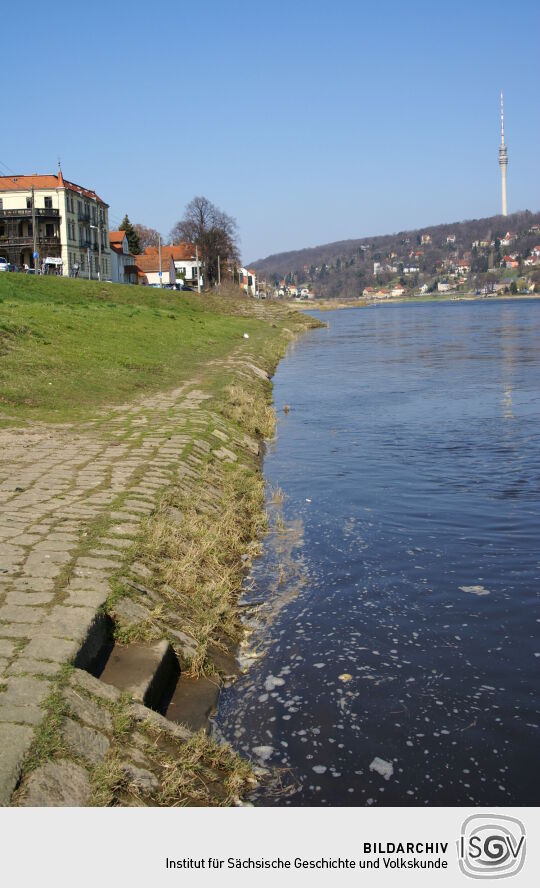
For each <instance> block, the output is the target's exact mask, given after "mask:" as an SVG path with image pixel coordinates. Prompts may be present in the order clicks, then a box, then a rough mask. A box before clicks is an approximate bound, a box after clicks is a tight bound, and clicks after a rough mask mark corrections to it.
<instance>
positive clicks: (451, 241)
mask: <svg viewBox="0 0 540 888" xmlns="http://www.w3.org/2000/svg"><path fill="white" fill-rule="evenodd" d="M455 242H456V236H455V234H447V235H446V243H447V244H455Z"/></svg>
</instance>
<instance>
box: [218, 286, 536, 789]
mask: <svg viewBox="0 0 540 888" xmlns="http://www.w3.org/2000/svg"><path fill="white" fill-rule="evenodd" d="M320 317H321V319H322V320H323V321H324V322H325V323H326V324H327V325H328V327H327V328H326V329H317V330H314V331H311V332H310V333H308V334H307V335H305V336H304V337H303V338H302V339H301V340H299V341H297V342H296V343H294V344H293V346H292V347H291V348H290V350H289V352H288V354H287V356H286V357H285V359H284V360H283V361H282V362H281V364H280V366H279V368H278V371H277V373H276V376H275V380H274V384H275V388H274V400H275V404H276V408H277V410H278V413H279V422H278V428H277V435H276V438H275V440H274V441H273V442H272V443H271V444H270V446H269V448H268V452H267V454H266V457H265V461H264V473H265V478H266V480H267V481H268V485H269V504H268V508H269V515H270V530H269V532H268V534H267V536H266V538H265V543H264V553H263V556H262V557H261V558H260V559H258V560H257V561H256V562H255V563H254V565H253V568H252V570H251V573H250V576H249V577H248V578H247V580H246V585H245V593H244V603H245V604H247V605H253V607H252V609H250V608H249V607H248V608H247V609H246V614H247V623H248V625H249V626H250V629H251V635H250V637H249V639H248V647H247V648H246V649H245V651H244V662H245V663H251V665H250V668H249V669H247V670H246V672H245V674H243V675H242V677H241V678H240V679H239V680H238V681H237V682H236V683H235V684H234V685H232V686H231V687H229V688H227V689H225V690H224V691H223V692H222V695H221V699H220V705H219V710H218V714H217V717H216V719H215V721H214V724H215V729H216V730H217V731H219V732H220V733H221V734H222V735H223V736H224V737H225V738H226V739H227V740H228V741H229V742H230V743H231V744H232V745H233V746H234V747H235V748H236V749H237V750H238V751H240V752H241V753H243V754H246V755H248V756H249V757H250V758H252V759H253V761H254V762H255V763H257V764H259V765H261V766H265V767H269V768H272V769H274V768H275V769H278V771H277V773H278V775H279V783H280V785H281V788H279V787H278V788H276V781H275V780H272V781H269V782H263V784H262V785H261V787H260V788H259V789H258V790H257V792H256V793H255V794H254V799H253V800H254V803H255V804H259V805H260V804H264V805H424V804H429V805H471V804H474V805H534V804H538V801H539V796H540V792H539V782H540V778H539V772H538V766H537V755H538V747H539V724H540V722H539V713H538V706H539V704H538V674H539V667H540V653H539V652H540V641H539V638H538V629H539V623H540V613H539V610H538V590H539V587H540V586H539V579H540V563H539V548H540V547H539V540H540V447H539V445H540V410H539V406H540V398H539V390H540V301H537V300H527V301H525V300H522V301H520V300H512V301H511V300H499V301H491V300H483V301H477V302H446V303H442V304H441V303H438V304H436V303H416V304H409V305H406V304H394V305H377V306H374V307H372V308H366V309H358V310H349V311H335V312H325V313H323V314H321V315H320ZM285 404H287V405H290V411H289V412H287V411H285V412H284V411H283V410H282V408H283V405H285ZM281 492H282V493H283V496H282V493H281Z"/></svg>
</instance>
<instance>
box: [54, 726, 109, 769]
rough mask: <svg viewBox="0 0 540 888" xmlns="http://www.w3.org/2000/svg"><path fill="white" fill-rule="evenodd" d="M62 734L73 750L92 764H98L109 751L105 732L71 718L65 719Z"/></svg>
mask: <svg viewBox="0 0 540 888" xmlns="http://www.w3.org/2000/svg"><path fill="white" fill-rule="evenodd" d="M62 736H63V738H64V740H65V741H66V743H67V745H68V746H69V748H70V749H71V751H72V752H74V753H75V755H78V756H80V757H81V758H83V759H84V760H85V761H87V762H89V763H90V764H91V765H97V764H98V762H100V761H102V759H104V758H105V756H106V755H107V753H108V751H109V747H110V743H109V741H108V739H107V737H106V736H105V735H104V734H101V733H100V732H99V731H94V729H93V728H86V727H85V726H84V725H80V724H79V723H78V722H76V721H73V719H71V718H67V719H66V720H65V721H64V724H63V725H62Z"/></svg>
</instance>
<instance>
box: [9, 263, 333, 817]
mask: <svg viewBox="0 0 540 888" xmlns="http://www.w3.org/2000/svg"><path fill="white" fill-rule="evenodd" d="M5 277H6V278H7V280H6V281H5V283H4V285H2V283H3V282H0V288H1V289H0V298H2V299H3V302H2V303H1V304H0V318H1V320H0V323H1V324H2V327H1V331H2V346H3V348H2V351H3V354H2V356H1V358H0V361H1V364H0V366H1V372H2V377H1V382H2V401H1V405H2V417H1V421H2V425H3V431H2V433H1V437H2V449H3V452H4V453H6V454H7V457H6V459H5V460H4V462H3V464H2V469H1V471H2V483H1V485H0V495H1V501H2V518H1V520H0V531H1V540H2V542H1V546H2V551H3V556H4V559H3V560H4V563H5V569H4V572H3V573H2V575H1V577H0V582H1V585H0V589H1V592H0V596H1V597H0V669H1V672H0V682H1V690H0V740H1V745H0V748H1V750H2V751H1V753H0V796H1V801H2V803H3V804H9V803H10V800H11V803H12V804H23V805H24V804H28V805H51V804H55V805H56V804H71V805H74V804H75V805H80V804H98V805H104V804H137V805H138V804H143V805H144V804H150V805H176V804H182V805H185V804H231V803H233V802H234V801H235V799H237V798H238V797H239V796H240V795H241V794H242V792H243V791H244V790H245V789H247V788H248V787H249V786H251V785H252V781H253V774H252V772H251V769H250V767H249V766H248V765H246V763H245V762H243V761H242V760H240V759H239V758H238V757H237V756H235V755H234V754H233V753H232V752H231V751H230V750H229V748H228V747H218V746H217V745H216V744H215V743H214V742H213V741H211V740H209V739H208V738H207V736H206V733H205V731H204V728H203V729H202V730H198V728H199V726H200V725H201V724H203V723H204V721H205V719H206V716H207V714H208V711H209V710H210V709H211V707H212V706H213V705H214V702H215V699H216V696H217V693H218V689H219V686H220V684H221V682H222V681H223V680H224V679H226V678H228V677H230V676H231V675H232V674H233V673H234V651H235V647H236V645H237V643H238V641H239V639H240V637H241V632H242V628H241V623H240V619H239V613H238V607H237V596H238V593H239V591H240V588H241V584H242V578H243V575H244V570H245V567H246V566H247V565H248V564H249V562H250V559H251V558H252V557H253V555H254V554H256V552H257V551H258V546H259V542H260V536H261V532H262V529H263V526H264V513H263V508H264V497H263V482H262V476H261V465H260V450H261V445H262V441H263V439H264V438H265V437H268V436H269V435H271V433H272V430H273V422H274V419H273V411H272V409H271V391H272V386H271V383H270V381H269V377H270V375H271V374H272V373H273V370H274V368H275V366H276V364H277V361H278V360H279V357H280V356H281V354H282V353H283V351H284V349H285V348H286V345H287V343H288V342H289V341H290V340H291V339H292V338H293V337H294V336H295V335H297V334H299V333H300V332H302V331H303V330H305V329H306V328H307V327H309V326H313V325H314V323H316V322H314V321H313V320H312V319H310V318H307V317H306V316H305V315H301V314H297V313H296V312H294V313H293V312H290V311H289V310H288V309H287V308H284V307H282V306H276V305H269V306H266V305H264V306H263V305H261V304H258V303H257V304H256V303H253V302H250V301H247V300H245V299H242V298H233V297H222V298H221V299H218V298H215V297H205V296H203V297H201V298H199V297H197V296H190V297H189V298H185V297H178V295H177V294H173V293H167V294H165V293H162V292H159V291H155V290H152V291H149V290H144V289H142V288H140V289H139V288H127V287H121V286H115V285H105V284H103V285H100V284H89V283H86V282H80V281H63V280H58V279H52V280H46V279H43V280H39V279H37V280H32V279H25V278H17V279H15V277H14V276H13V278H12V276H5ZM19 282H20V283H19ZM245 334H247V336H245ZM173 386H174V387H173ZM141 393H142V394H141ZM115 402H116V403H115ZM201 699H203V700H204V704H203V705H201ZM163 714H165V715H166V716H168V717H167V718H163V717H162V716H163ZM186 714H187V718H186ZM186 721H189V722H190V724H188V725H187V726H186ZM13 790H15V795H14V796H13V797H11V794H12V792H13Z"/></svg>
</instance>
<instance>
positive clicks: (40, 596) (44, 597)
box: [6, 592, 54, 616]
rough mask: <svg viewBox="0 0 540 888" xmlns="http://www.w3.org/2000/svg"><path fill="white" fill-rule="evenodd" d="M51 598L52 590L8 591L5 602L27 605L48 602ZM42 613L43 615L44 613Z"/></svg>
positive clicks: (19, 605)
mask: <svg viewBox="0 0 540 888" xmlns="http://www.w3.org/2000/svg"><path fill="white" fill-rule="evenodd" d="M53 598H54V593H53V592H8V594H7V595H6V604H15V605H17V606H18V607H29V606H32V605H40V604H49V603H50V602H51V601H52V600H53ZM43 615H44V616H45V613H44V614H43Z"/></svg>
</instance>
